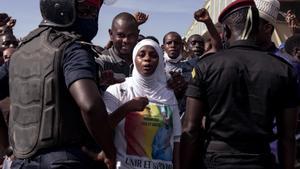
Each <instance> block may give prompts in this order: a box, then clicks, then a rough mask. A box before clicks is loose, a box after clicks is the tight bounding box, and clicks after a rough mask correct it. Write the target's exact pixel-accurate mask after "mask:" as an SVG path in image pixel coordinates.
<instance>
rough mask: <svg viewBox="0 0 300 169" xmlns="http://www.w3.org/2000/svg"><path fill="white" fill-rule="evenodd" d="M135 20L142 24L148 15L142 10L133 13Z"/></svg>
mask: <svg viewBox="0 0 300 169" xmlns="http://www.w3.org/2000/svg"><path fill="white" fill-rule="evenodd" d="M133 16H134V18H135V20H136V21H137V23H138V25H142V24H144V23H145V22H146V21H147V20H148V17H149V15H146V14H145V13H143V12H137V13H135V14H133Z"/></svg>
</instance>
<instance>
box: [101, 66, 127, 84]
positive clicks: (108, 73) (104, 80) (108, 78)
mask: <svg viewBox="0 0 300 169" xmlns="http://www.w3.org/2000/svg"><path fill="white" fill-rule="evenodd" d="M124 81H125V79H124V78H122V79H117V78H115V77H114V73H113V71H112V70H105V71H103V72H102V73H101V82H100V85H103V86H105V85H108V86H109V85H113V84H116V83H122V82H124Z"/></svg>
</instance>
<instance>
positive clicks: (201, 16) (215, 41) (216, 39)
mask: <svg viewBox="0 0 300 169" xmlns="http://www.w3.org/2000/svg"><path fill="white" fill-rule="evenodd" d="M194 18H195V20H196V21H198V22H203V23H204V24H205V25H206V27H207V30H208V32H209V34H210V35H211V37H212V45H213V48H215V49H216V50H217V51H218V50H220V49H221V48H222V40H221V37H220V35H219V33H218V31H217V29H216V27H215V26H214V24H213V21H212V19H211V17H210V16H209V13H208V11H207V9H205V8H201V9H199V10H197V11H196V12H195V13H194Z"/></svg>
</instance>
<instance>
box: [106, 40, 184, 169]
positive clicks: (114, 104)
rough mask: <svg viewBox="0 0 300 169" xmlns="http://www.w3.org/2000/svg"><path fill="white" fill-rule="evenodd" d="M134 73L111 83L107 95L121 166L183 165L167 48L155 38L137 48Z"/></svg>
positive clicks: (137, 168)
mask: <svg viewBox="0 0 300 169" xmlns="http://www.w3.org/2000/svg"><path fill="white" fill-rule="evenodd" d="M132 60H133V64H134V68H133V72H132V77H129V78H126V80H125V82H123V83H120V84H115V85H112V86H110V87H108V89H107V91H106V92H105V93H104V96H103V99H104V102H105V104H106V107H107V111H108V113H111V112H114V113H112V114H110V118H111V121H112V126H113V127H114V126H116V127H115V146H116V149H117V168H119V169H144V168H149V169H154V168H161V167H162V168H175V169H178V168H179V142H180V135H181V123H180V117H179V110H178V104H177V101H176V98H175V95H174V93H173V91H172V90H170V89H168V88H167V87H166V86H167V83H166V80H167V79H166V73H165V71H164V62H163V52H162V49H161V48H160V46H159V45H158V44H157V43H156V42H155V41H153V40H150V39H144V40H142V41H140V42H139V43H138V44H137V45H136V46H135V48H134V50H133V59H132Z"/></svg>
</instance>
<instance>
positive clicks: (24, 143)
mask: <svg viewBox="0 0 300 169" xmlns="http://www.w3.org/2000/svg"><path fill="white" fill-rule="evenodd" d="M102 3H103V1H102V0H40V8H41V14H42V17H43V21H42V22H41V24H40V25H39V28H37V29H35V30H33V31H32V32H31V33H30V34H29V35H28V36H26V37H25V38H24V39H23V40H22V43H21V45H20V47H19V48H18V50H17V51H16V52H15V53H14V54H13V57H12V58H11V60H10V64H9V71H8V67H7V65H8V64H4V66H2V67H1V68H0V86H1V87H3V88H1V91H0V96H1V99H2V98H5V97H6V96H8V92H7V91H8V78H9V89H10V90H9V94H10V99H11V109H10V110H11V111H10V119H9V137H10V145H11V146H12V147H13V151H14V155H15V156H16V158H17V159H16V160H15V161H14V162H13V164H12V168H13V169H16V168H18V169H19V168H22V169H31V168H41V169H50V168H61V169H64V168H72V169H76V168H77V169H93V168H103V166H101V165H100V164H99V163H96V162H94V160H93V159H92V158H91V157H89V156H88V155H86V154H85V153H84V152H83V151H82V146H85V147H97V146H95V145H96V143H97V144H98V145H99V146H100V147H101V148H102V150H103V151H104V153H105V154H106V157H107V159H106V160H105V162H106V163H107V165H108V166H109V167H111V168H114V166H115V164H114V161H115V147H114V145H113V132H112V128H111V127H110V125H109V123H108V115H107V112H106V108H105V105H104V104H103V101H102V98H101V95H100V93H99V89H98V86H97V84H98V83H99V82H98V78H97V77H98V76H97V74H98V70H97V66H96V63H95V61H94V55H95V54H94V53H93V51H92V50H91V47H90V46H87V45H82V43H80V41H84V42H90V41H91V40H92V39H93V37H94V36H95V35H96V33H97V30H98V13H99V10H100V7H101V5H102ZM8 72H9V76H8Z"/></svg>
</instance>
